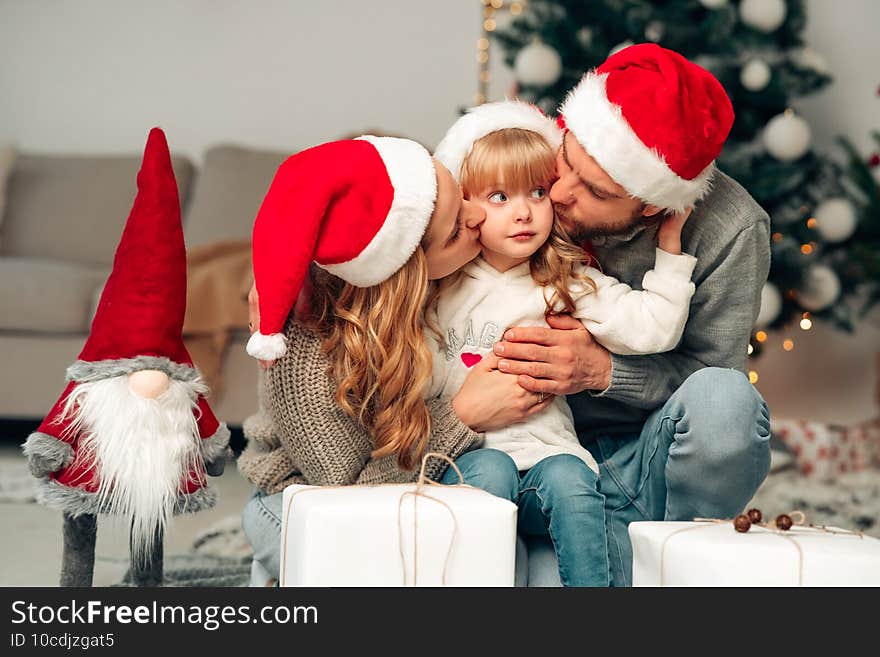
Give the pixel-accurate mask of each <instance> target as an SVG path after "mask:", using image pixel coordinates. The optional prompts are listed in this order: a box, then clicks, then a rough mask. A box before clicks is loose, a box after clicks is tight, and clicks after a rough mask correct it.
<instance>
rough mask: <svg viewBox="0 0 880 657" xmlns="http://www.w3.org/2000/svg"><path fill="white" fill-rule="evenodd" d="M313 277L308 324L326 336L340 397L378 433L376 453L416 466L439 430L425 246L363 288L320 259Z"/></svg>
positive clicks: (351, 413) (347, 408) (374, 440)
mask: <svg viewBox="0 0 880 657" xmlns="http://www.w3.org/2000/svg"><path fill="white" fill-rule="evenodd" d="M310 278H311V282H312V286H313V289H312V297H311V311H312V313H311V317H310V318H308V319H307V320H305V321H304V323H305V324H306V325H307V326H308V327H309V328H311V329H312V330H315V331H316V332H317V333H318V334H319V335H321V337H322V340H323V351H324V353H326V354H327V355H328V357H329V358H330V367H329V372H328V373H329V375H330V376H331V378H332V379H333V381H334V382H336V384H337V388H336V402H337V403H338V404H339V406H340V407H341V408H342V409H343V411H345V413H346V414H348V415H349V416H350V417H352V418H353V419H355V420H356V421H357V422H359V423H360V424H361V425H362V426H363V427H364V428H365V429H366V430H367V431H368V432H369V433H370V436H371V440H372V443H373V453H372V456H373V457H375V458H381V457H384V456H389V455H392V454H396V455H397V463H398V465H399V467H401V468H403V469H405V470H413V469H414V468H415V467H416V465H417V464H418V463H419V462H420V461H421V458H422V455H423V454H424V452H425V450H426V448H427V445H428V437H429V435H430V431H431V415H430V413H429V412H428V407H427V404H426V403H425V393H426V390H427V387H428V385H429V382H430V379H431V352H430V350H429V348H428V345H427V343H426V341H425V335H424V308H425V301H426V298H427V294H428V269H427V264H426V261H425V254H424V250H423V247H422V246H419V247H417V248H416V250H415V252H414V253H413V255H412V257H411V258H410V259H409V260H408V261H407V263H406V264H405V265H404V266H403V267H401V268H400V269H399V270H398V271H397V272H396V273H395V274H393V275H392V276H391V277H390V278H388V279H387V280H385V281H383V282H382V283H379V284H378V285H374V286H372V287H355V286H354V285H351V284H349V283H346V282H345V281H343V280H341V279H339V278H337V277H335V276H331V275H330V274H328V273H326V272H325V271H323V270H322V269H319V268H318V267H315V266H314V265H313V266H312V269H311V270H310Z"/></svg>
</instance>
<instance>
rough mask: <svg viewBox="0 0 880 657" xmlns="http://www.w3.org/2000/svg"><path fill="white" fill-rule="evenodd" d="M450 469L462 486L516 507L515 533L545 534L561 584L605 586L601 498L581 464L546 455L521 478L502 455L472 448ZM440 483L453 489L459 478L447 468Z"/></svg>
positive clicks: (595, 482)
mask: <svg viewBox="0 0 880 657" xmlns="http://www.w3.org/2000/svg"><path fill="white" fill-rule="evenodd" d="M455 464H456V465H457V466H458V468H459V470H461V473H462V476H463V477H464V481H465V483H467V484H470V485H471V486H475V487H477V488H482V489H483V490H486V491H488V492H490V493H492V494H493V495H497V496H498V497H502V498H504V499H507V500H510V501H511V502H513V503H515V504H516V505H517V506H518V507H519V513H518V520H517V525H518V527H517V530H518V531H519V533H521V534H525V535H537V536H546V535H548V534H549V536H550V539H551V540H552V541H553V547H554V549H555V550H556V555H557V559H558V568H559V579H560V580H561V581H562V583H563V585H565V586H608V584H609V566H608V545H607V542H606V538H605V498H604V497H603V496H602V494H601V493H600V492H599V490H598V483H599V481H598V476H597V475H596V473H595V472H593V471H592V470H590V468H589V467H588V466H587V464H586V463H584V462H583V461H582V460H581V459H579V458H577V457H576V456H572V455H571V454H559V455H556V456H550V457H548V458H545V459H543V460H541V461H539V462H538V463H536V464H535V465H534V466H533V467H531V468H529V469H528V470H526V471H524V472H522V473H520V472H518V471H517V469H516V465H515V464H514V462H513V459H512V458H510V456H508V455H507V454H505V453H504V452H501V451H499V450H495V449H477V450H474V451H472V452H468V453H466V454H462V455H461V456H460V457H458V459H456V461H455ZM440 481H441V483H444V484H455V483H458V475H457V474H456V473H455V471H454V470H453V469H452V468H449V469H448V470H447V471H446V474H444V476H443V478H442V479H441V480H440Z"/></svg>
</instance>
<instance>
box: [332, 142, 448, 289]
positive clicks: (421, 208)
mask: <svg viewBox="0 0 880 657" xmlns="http://www.w3.org/2000/svg"><path fill="white" fill-rule="evenodd" d="M358 139H362V140H363V141H366V142H369V143H370V144H372V145H373V146H374V147H375V148H376V150H377V151H379V157H381V158H382V162H383V163H384V164H385V169H386V170H387V171H388V178H389V179H390V180H391V186H392V187H393V188H394V200H393V201H392V202H391V209H389V210H388V216H387V217H385V221H384V222H383V223H382V227H381V228H380V229H379V231H378V232H377V233H376V234H375V235H374V236H373V239H372V240H370V243H369V244H367V246H366V247H364V249H363V250H362V251H361V252H360V253H359V254H358V255H357V256H356V257H355V258H352V259H351V260H349V261H347V262H341V263H338V264H333V265H324V264H321V263H317V264H318V265H319V266H320V267H322V268H323V269H325V270H327V271H328V272H330V273H331V274H333V275H334V276H338V277H339V278H341V279H343V280H345V281H347V282H349V283H351V284H352V285H356V286H358V287H369V286H371V285H377V284H378V283H381V282H382V281H384V280H386V279H387V278H388V277H390V276H391V275H392V274H394V272H396V271H397V270H398V269H400V268H401V267H403V265H405V264H406V261H407V260H409V258H410V256H411V255H412V254H413V252H414V251H415V250H416V247H417V246H418V245H419V243H420V242H421V241H422V237H423V236H424V234H425V230H426V229H427V228H428V221H429V220H430V218H431V214H433V212H434V201H436V199H437V172H436V171H435V170H434V161H433V159H432V158H431V154H430V153H428V151H427V150H425V147H424V146H422V145H421V144H418V143H417V142H414V141H411V140H409V139H398V138H396V137H374V136H372V135H364V136H362V137H358Z"/></svg>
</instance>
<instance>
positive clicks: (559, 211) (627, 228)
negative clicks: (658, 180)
mask: <svg viewBox="0 0 880 657" xmlns="http://www.w3.org/2000/svg"><path fill="white" fill-rule="evenodd" d="M553 209H554V211H555V212H556V216H557V218H561V219H562V225H563V226H564V227H565V232H566V233H568V236H569V238H570V239H571V240H572V241H573V242H575V243H576V244H580V243H582V242H586V241H588V240H592V239H593V238H596V237H610V236H613V235H626V234H627V233H629V232H631V231H632V230H633V229H634V228H635V227H636V226H638V225H639V224H641V223H644V221H645V217H643V216H642V211H643V209H644V207H643V206H639V207H638V208H637V209H636V211H635V212H633V214H632V215H631V216H630V217H629V219H627V220H624V221H621V222H619V223H615V224H610V223H604V224H594V225H592V226H585V225H584V224H583V223H581V222H580V221H576V220H575V219H574V218H572V216H571V215H569V214H568V212H567V210H566V206H563V205H554V206H553Z"/></svg>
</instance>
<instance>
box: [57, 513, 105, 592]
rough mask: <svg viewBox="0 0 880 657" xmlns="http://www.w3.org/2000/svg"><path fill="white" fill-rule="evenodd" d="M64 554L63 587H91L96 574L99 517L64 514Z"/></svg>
mask: <svg viewBox="0 0 880 657" xmlns="http://www.w3.org/2000/svg"><path fill="white" fill-rule="evenodd" d="M63 532H64V553H63V555H62V557H61V586H91V585H92V575H93V574H94V572H95V538H96V536H97V534H98V516H94V515H91V514H86V515H81V516H77V517H73V516H71V515H70V514H67V513H65V514H64V529H63Z"/></svg>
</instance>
